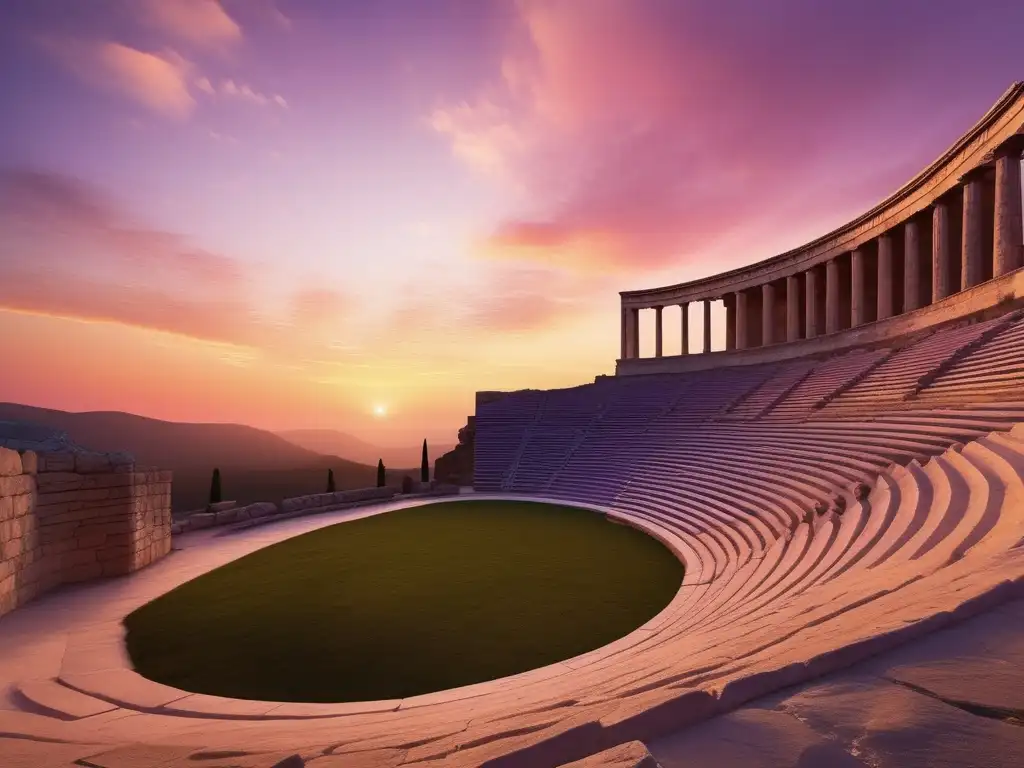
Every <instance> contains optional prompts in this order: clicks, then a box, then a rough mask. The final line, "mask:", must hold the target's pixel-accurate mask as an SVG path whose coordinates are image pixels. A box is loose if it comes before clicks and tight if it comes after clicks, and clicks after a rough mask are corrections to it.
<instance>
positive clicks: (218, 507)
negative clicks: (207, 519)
mask: <svg viewBox="0 0 1024 768" xmlns="http://www.w3.org/2000/svg"><path fill="white" fill-rule="evenodd" d="M237 506H238V503H237V502H234V501H218V502H217V503H216V504H209V505H207V507H206V511H207V512H209V513H213V514H216V513H217V512H223V511H224V510H227V509H234V508H235V507H237Z"/></svg>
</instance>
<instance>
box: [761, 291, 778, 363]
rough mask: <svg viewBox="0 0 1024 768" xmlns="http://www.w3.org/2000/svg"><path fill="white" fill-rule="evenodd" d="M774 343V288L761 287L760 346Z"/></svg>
mask: <svg viewBox="0 0 1024 768" xmlns="http://www.w3.org/2000/svg"><path fill="white" fill-rule="evenodd" d="M774 343H775V286H774V285H772V284H771V283H765V284H764V285H762V286H761V346H762V347H767V346H768V345H769V344H774Z"/></svg>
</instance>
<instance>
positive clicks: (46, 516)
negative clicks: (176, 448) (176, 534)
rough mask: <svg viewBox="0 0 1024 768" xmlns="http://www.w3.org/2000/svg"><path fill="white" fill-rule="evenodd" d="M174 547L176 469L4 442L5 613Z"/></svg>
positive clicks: (0, 517) (0, 514)
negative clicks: (22, 447)
mask: <svg viewBox="0 0 1024 768" xmlns="http://www.w3.org/2000/svg"><path fill="white" fill-rule="evenodd" d="M170 548H171V473H170V472H166V471H154V470H147V471H142V470H139V469H138V468H136V466H135V465H134V464H133V463H131V462H126V461H124V459H123V457H118V456H107V455H104V454H93V453H84V452H78V453H71V452H68V453H63V452H60V453H39V454H36V453H34V452H32V451H26V452H24V453H18V452H17V451H13V450H9V449H7V448H0V615H3V614H4V613H7V612H9V611H11V610H13V609H14V608H16V607H17V606H19V605H22V604H24V603H26V602H28V601H29V600H31V599H32V598H34V597H36V596H37V595H40V594H42V593H43V592H46V591H47V590H50V589H53V588H54V587H57V586H59V585H61V584H69V583H74V582H80V581H88V580H91V579H96V578H101V577H104V576H119V575H123V574H126V573H131V572H132V571H136V570H138V569H140V568H143V567H145V566H146V565H149V564H150V563H152V562H154V561H155V560H158V559H159V558H161V557H163V556H164V555H166V554H167V553H168V552H169V551H170Z"/></svg>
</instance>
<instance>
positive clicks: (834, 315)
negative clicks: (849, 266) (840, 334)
mask: <svg viewBox="0 0 1024 768" xmlns="http://www.w3.org/2000/svg"><path fill="white" fill-rule="evenodd" d="M838 330H839V262H838V261H836V260H835V259H831V260H829V262H828V264H826V265H825V333H835V332H836V331H838Z"/></svg>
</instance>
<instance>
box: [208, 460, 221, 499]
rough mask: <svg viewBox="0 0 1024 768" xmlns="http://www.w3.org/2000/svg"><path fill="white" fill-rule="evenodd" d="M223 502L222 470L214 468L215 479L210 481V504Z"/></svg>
mask: <svg viewBox="0 0 1024 768" xmlns="http://www.w3.org/2000/svg"><path fill="white" fill-rule="evenodd" d="M220 502H221V494H220V469H219V468H217V467H214V469H213V479H212V480H211V481H210V503H211V504H219V503H220Z"/></svg>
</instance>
